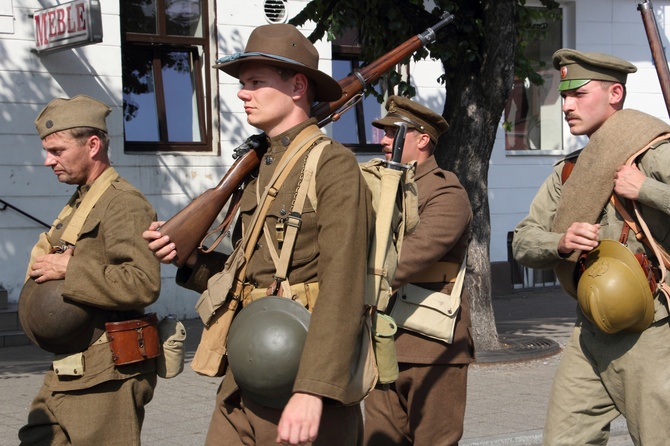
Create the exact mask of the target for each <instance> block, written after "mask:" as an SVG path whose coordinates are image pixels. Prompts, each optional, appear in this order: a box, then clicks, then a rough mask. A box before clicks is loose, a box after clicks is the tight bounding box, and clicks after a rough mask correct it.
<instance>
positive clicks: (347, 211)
mask: <svg viewBox="0 0 670 446" xmlns="http://www.w3.org/2000/svg"><path fill="white" fill-rule="evenodd" d="M318 61H319V55H318V52H317V51H316V49H315V48H314V46H313V45H312V43H311V42H309V40H308V39H307V38H306V37H305V36H304V35H303V34H302V33H301V32H300V31H299V30H298V29H296V28H295V27H294V26H292V25H265V26H260V27H258V28H256V29H254V31H253V32H252V33H251V35H250V37H249V41H248V43H247V45H246V47H245V49H244V52H242V53H238V54H235V55H233V56H227V57H223V58H221V59H219V60H218V61H217V63H216V65H215V67H216V68H218V69H221V70H222V71H224V72H225V73H227V74H230V75H231V76H233V77H235V78H237V79H239V82H240V86H241V87H240V91H239V92H238V94H237V96H238V98H239V99H240V100H242V101H243V103H244V111H245V113H246V115H247V121H248V123H249V124H251V125H253V126H254V127H256V128H258V129H260V130H262V131H263V132H265V135H266V136H267V143H268V150H267V152H266V153H265V154H264V155H263V158H262V159H261V163H260V167H259V172H258V176H257V179H254V180H252V181H250V182H249V183H248V184H246V185H245V188H244V193H243V196H242V199H241V203H240V211H241V219H240V220H241V225H242V227H243V228H244V230H245V231H250V228H251V227H252V221H253V215H254V212H255V211H256V209H257V208H258V207H259V197H261V196H262V195H263V192H264V191H265V190H266V187H267V185H268V184H269V183H270V182H271V181H274V178H273V177H274V176H275V174H277V173H278V172H280V171H281V172H284V170H282V169H283V168H284V165H285V162H286V161H287V160H290V161H291V162H292V164H288V165H292V167H288V168H286V172H288V175H287V176H286V178H285V179H284V180H283V183H282V184H281V186H280V187H279V189H278V191H277V193H276V195H275V196H274V198H273V200H272V202H271V204H270V205H269V207H268V210H267V213H265V214H264V216H263V218H264V221H263V223H264V224H263V225H262V232H261V233H260V235H259V238H258V241H257V243H250V246H254V249H253V250H252V252H251V254H250V258H249V260H248V262H247V263H246V265H245V268H246V270H245V276H244V278H243V281H244V284H245V285H244V289H243V290H242V293H241V294H242V295H241V296H240V300H241V302H242V303H243V304H244V306H245V308H244V309H243V310H242V312H245V310H251V309H252V308H258V306H257V305H253V306H252V305H249V306H248V307H247V305H248V304H251V303H252V302H253V304H256V303H261V302H263V299H264V298H267V295H268V294H271V293H273V292H275V290H278V291H280V294H281V295H285V294H286V293H287V292H290V294H291V297H292V298H293V299H294V301H295V302H299V303H300V304H302V305H303V306H304V308H306V309H307V310H309V311H310V312H311V316H310V322H309V329H308V331H307V334H306V339H305V343H304V348H303V350H302V354H301V355H298V356H299V364H298V365H297V375H296V376H295V377H294V378H293V377H292V379H293V381H292V388H289V395H288V397H287V400H283V399H280V398H271V397H270V396H268V395H267V394H266V395H263V394H259V390H262V389H260V387H261V386H260V385H259V386H255V384H256V383H254V382H246V381H245V380H244V378H245V377H244V376H240V377H239V378H240V379H239V382H237V381H236V379H235V378H234V377H233V376H232V375H233V374H232V373H231V370H232V369H234V368H235V366H234V365H233V364H231V365H230V366H229V367H228V368H227V369H226V371H225V377H224V378H223V382H222V383H221V386H220V388H219V391H218V395H217V399H216V401H217V403H216V408H215V410H214V413H213V415H212V421H211V423H210V427H209V432H208V434H207V440H206V444H208V445H215V444H216V445H221V444H225V445H239V444H258V445H261V444H262V445H266V444H275V442H276V443H280V444H292V445H293V444H296V445H297V444H312V442H313V444H315V445H333V446H335V445H337V446H341V445H357V444H361V441H362V414H361V409H360V405H359V404H351V405H346V404H344V403H345V402H346V401H347V394H348V392H349V388H350V384H351V370H352V365H353V364H354V361H355V356H356V350H357V348H356V346H357V345H359V336H360V334H361V328H362V323H363V320H364V314H365V306H364V300H363V297H364V294H365V279H366V268H367V246H368V242H369V238H370V231H371V227H372V226H371V222H370V220H371V219H372V215H371V211H372V207H371V201H370V193H369V191H368V189H367V187H366V185H365V181H364V179H363V178H362V175H361V174H360V169H359V167H358V163H357V160H356V158H355V156H354V155H353V153H352V152H351V151H350V150H349V149H347V148H345V147H344V146H342V145H341V144H339V143H337V142H336V141H333V140H330V139H329V138H327V137H326V136H325V135H324V134H323V133H322V132H321V131H320V130H319V128H318V126H317V122H316V119H314V118H312V117H310V110H311V106H312V103H313V102H314V101H333V100H336V99H339V98H340V97H341V94H342V91H341V88H340V86H339V84H338V83H337V82H336V81H335V80H334V79H333V78H331V77H330V76H328V75H326V74H324V73H322V72H320V71H319V70H318ZM322 142H325V143H326V145H325V147H323V150H322V152H321V155H320V157H319V158H318V160H319V161H318V164H317V166H316V173H315V175H314V178H313V180H312V181H314V186H315V189H316V190H315V192H316V198H317V201H318V208H317V206H316V204H312V203H311V202H310V201H309V199H308V200H306V202H305V204H304V206H303V207H302V211H301V213H300V212H298V213H299V215H300V219H301V223H300V225H299V229H298V232H297V237H296V238H295V244H294V248H293V254H292V256H291V258H290V260H289V262H288V263H289V265H288V269H287V277H285V278H277V277H275V274H276V273H277V271H278V269H279V268H278V267H277V264H276V263H275V260H273V259H275V258H277V257H279V255H281V254H283V252H282V247H283V246H284V243H288V242H285V241H283V240H284V237H283V236H284V234H285V233H286V231H288V229H289V228H288V226H287V225H286V222H287V219H288V218H289V217H290V216H291V215H295V214H294V213H293V212H294V211H298V209H294V204H295V202H296V200H294V197H295V196H296V195H297V190H298V186H299V184H300V183H301V181H302V173H303V172H304V166H305V164H306V159H307V158H308V154H309V152H310V150H312V149H315V148H317V147H321V143H322ZM303 150H304V152H303ZM293 162H294V163H293ZM263 203H266V201H263ZM160 224H161V222H156V223H155V224H153V225H152V226H151V227H150V228H149V230H148V231H146V232H145V238H146V239H147V241H149V247H150V249H152V250H153V251H154V252H155V254H156V256H158V257H159V259H160V260H161V261H162V262H164V263H170V262H171V261H172V259H174V258H175V256H176V254H177V253H176V251H175V250H174V249H175V247H174V245H171V244H170V243H169V240H167V237H163V236H162V235H161V233H160V230H159V229H158V228H159V227H160ZM235 233H236V232H235ZM344 234H346V237H344V236H343V235H344ZM245 235H248V233H246V234H245ZM287 238H288V237H287ZM245 240H246V239H244V238H243V240H242V241H245ZM226 260H227V256H224V255H221V254H218V253H215V252H212V253H208V254H203V253H201V252H198V253H196V254H194V255H192V256H191V257H190V258H189V259H188V260H187V261H186V265H185V267H183V268H180V270H179V271H178V274H177V281H178V283H179V284H180V285H182V286H185V287H188V288H191V289H194V290H197V291H199V292H202V293H203V294H202V296H201V302H205V303H207V304H215V303H216V302H215V301H217V300H220V299H222V298H225V297H226V296H227V295H228V292H229V291H230V288H229V287H228V288H226V289H225V290H224V289H219V288H217V287H218V284H220V283H221V282H222V281H223V280H219V279H220V278H222V277H223V276H222V274H225V272H226V271H225V269H224V266H225V261H226ZM208 283H209V285H208ZM286 283H288V284H290V287H288V286H286ZM287 288H289V289H288V290H287ZM221 294H223V296H221ZM282 299H283V298H282ZM295 302H291V303H295ZM280 303H281V302H277V300H276V298H274V299H272V307H273V308H274V306H275V305H278V304H280ZM203 306H204V307H208V305H205V304H203ZM267 308H270V306H268V307H267ZM259 313H262V311H260V312H259ZM245 314H247V315H248V314H249V313H248V312H247V313H245ZM241 315H242V313H240V316H241ZM204 316H205V318H207V317H208V316H209V315H207V314H205V315H204ZM254 319H255V318H249V320H250V322H249V323H252V322H251V321H252V320H254ZM239 320H241V321H244V320H247V319H246V318H240V319H239ZM239 320H233V324H235V323H236V322H238V321H239ZM272 323H273V321H272V320H270V321H268V324H272ZM233 328H235V327H231V336H232V335H235V334H236V333H240V332H247V333H248V332H249V330H233ZM260 328H265V327H264V326H262V325H260V326H259V329H260ZM251 331H253V330H251ZM259 331H261V330H259ZM288 331H291V330H288ZM263 332H265V330H263ZM264 339H266V338H265V337H264V336H261V335H259V336H252V339H249V342H247V343H246V344H248V345H249V346H252V345H254V343H257V342H263V340H264ZM231 344H232V345H231ZM201 345H202V344H201ZM233 345H241V346H242V348H243V346H244V345H245V343H243V342H233V340H232V339H230V342H229V345H228V346H229V347H233ZM266 347H267V345H263V349H265V348H266ZM263 349H256V350H263ZM256 350H254V351H256ZM230 353H231V355H230V357H229V359H230V360H231V361H233V360H234V357H233V355H232V352H230ZM291 353H294V352H291ZM249 355H253V351H252V350H251V347H250V350H249ZM290 356H291V357H293V356H294V355H290ZM242 368H244V366H242ZM278 370H280V368H279V367H277V368H276V370H275V369H273V368H271V367H268V370H267V372H268V373H269V374H270V376H268V377H267V379H268V381H272V382H275V381H279V379H278V378H280V377H276V376H272V374H273V373H278V372H277V371H278ZM281 370H284V368H281ZM253 372H254V373H259V371H258V370H256V369H255V370H253ZM282 373H283V372H282ZM276 378H277V379H276ZM244 386H246V388H245V387H244ZM251 387H253V388H251ZM272 390H273V391H274V390H275V389H272ZM273 395H274V393H273Z"/></svg>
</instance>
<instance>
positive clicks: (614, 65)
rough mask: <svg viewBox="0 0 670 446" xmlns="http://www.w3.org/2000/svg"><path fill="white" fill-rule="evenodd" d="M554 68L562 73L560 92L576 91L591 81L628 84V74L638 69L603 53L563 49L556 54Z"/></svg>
mask: <svg viewBox="0 0 670 446" xmlns="http://www.w3.org/2000/svg"><path fill="white" fill-rule="evenodd" d="M554 68H556V69H557V70H559V71H560V72H561V83H560V84H559V85H558V90H559V91H565V90H574V89H575V88H579V87H581V86H582V85H586V84H588V83H589V81H592V80H599V81H612V82H619V83H621V84H624V85H625V84H626V78H627V77H628V73H635V72H636V71H637V67H636V66H635V65H633V64H632V63H630V62H628V61H627V60H623V59H620V58H618V57H614V56H610V55H609V54H602V53H582V52H580V51H576V50H572V49H569V48H563V49H561V50H558V51H556V52H555V53H554Z"/></svg>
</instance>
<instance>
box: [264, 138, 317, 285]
mask: <svg viewBox="0 0 670 446" xmlns="http://www.w3.org/2000/svg"><path fill="white" fill-rule="evenodd" d="M328 144H330V141H328V140H325V141H322V142H321V143H319V144H317V145H316V146H315V147H314V148H313V149H311V150H310V152H309V153H308V155H307V160H306V163H305V171H304V173H303V179H302V181H301V182H300V184H299V185H298V190H297V191H296V197H295V203H294V206H293V209H292V210H291V212H290V213H289V216H288V218H287V220H286V225H287V228H286V234H285V235H284V242H283V244H282V248H281V254H279V255H278V254H277V251H276V250H275V247H274V243H273V242H272V239H271V237H270V231H269V229H268V227H267V223H266V224H265V239H266V241H267V243H268V246H269V249H270V255H271V256H272V261H273V262H274V264H275V269H276V272H275V278H276V279H278V280H279V281H280V282H281V287H282V290H281V291H282V293H281V294H284V291H289V290H290V286H291V285H290V283H289V282H288V280H287V275H288V267H289V264H290V261H291V256H292V254H293V249H294V248H295V241H296V238H297V237H298V231H299V229H300V226H301V224H302V219H301V217H302V211H303V209H304V207H305V198H306V197H307V196H308V194H309V191H310V190H313V189H314V184H315V183H316V181H315V180H314V177H315V175H316V166H317V164H318V163H319V158H321V153H322V152H323V149H324V147H326V146H327V145H328ZM314 196H315V197H316V193H315V192H314ZM310 201H311V199H310ZM312 206H313V207H314V209H315V210H316V205H315V204H314V201H312ZM289 292H290V291H289ZM289 296H290V294H289ZM286 297H288V296H286Z"/></svg>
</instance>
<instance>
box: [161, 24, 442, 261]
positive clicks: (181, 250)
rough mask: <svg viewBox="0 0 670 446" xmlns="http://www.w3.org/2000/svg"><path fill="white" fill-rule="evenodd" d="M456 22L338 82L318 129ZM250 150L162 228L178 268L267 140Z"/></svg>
mask: <svg viewBox="0 0 670 446" xmlns="http://www.w3.org/2000/svg"><path fill="white" fill-rule="evenodd" d="M453 19H454V16H453V15H451V14H449V13H445V14H444V15H443V16H442V19H441V20H440V22H438V23H437V24H436V25H434V26H433V27H431V28H428V29H426V31H424V32H423V33H421V34H418V35H416V36H414V37H412V38H410V39H408V40H407V41H405V42H404V43H402V44H401V45H399V46H398V47H396V48H395V49H393V50H391V51H389V52H388V53H386V54H384V55H383V56H382V57H380V58H379V59H377V60H375V61H373V62H372V63H370V64H369V65H366V66H365V67H363V68H361V70H360V71H359V72H357V73H354V74H350V75H349V76H347V77H345V78H344V79H341V80H340V81H338V82H339V84H340V87H341V88H342V97H341V98H340V99H338V100H337V101H333V102H322V103H319V104H317V105H316V106H314V107H313V108H312V110H311V112H312V116H314V117H315V118H316V119H317V121H318V122H319V126H320V127H322V126H324V125H326V124H328V123H329V122H331V121H336V120H337V119H338V118H339V114H338V113H337V111H338V110H340V109H341V108H342V107H343V106H344V105H345V104H346V103H347V102H348V101H350V100H351V99H353V98H355V97H356V95H357V94H358V93H360V92H361V91H362V90H363V89H365V88H366V87H367V86H368V84H370V83H371V82H374V81H376V80H377V79H379V78H380V77H381V76H382V75H383V74H384V73H386V72H387V71H389V70H390V69H391V68H393V67H394V66H395V65H397V64H398V63H400V62H402V61H403V60H404V59H406V58H408V57H409V56H410V55H412V53H414V52H415V51H416V50H418V49H419V48H421V47H422V46H424V45H426V44H428V43H431V42H434V41H435V39H436V34H435V33H436V32H437V31H438V30H439V29H440V28H442V27H444V26H445V25H447V24H448V23H450V22H451V21H452V20H453ZM245 146H246V147H245ZM247 147H250V148H251V149H252V150H248V151H247V152H246V153H244V154H243V155H242V156H241V157H239V158H238V159H237V160H236V161H235V163H233V165H232V166H231V167H230V169H229V170H228V172H227V173H226V175H225V176H224V177H223V179H222V180H221V182H219V184H218V185H217V186H216V187H214V188H211V189H208V190H206V191H205V192H204V193H203V194H202V195H200V196H199V197H197V198H195V199H194V200H193V201H192V202H191V203H189V204H188V205H187V206H186V207H185V208H184V209H182V210H181V211H179V212H178V213H177V214H176V215H175V216H174V217H172V218H171V219H170V220H168V221H167V222H166V223H165V224H164V225H163V226H161V227H160V229H159V231H160V233H161V235H167V236H169V237H170V241H171V242H172V243H174V244H175V246H176V251H177V256H176V257H175V259H174V260H173V263H174V264H175V265H176V266H178V267H182V266H184V263H185V262H186V260H187V259H188V258H189V257H190V256H191V254H192V253H193V252H194V251H195V250H196V248H197V247H198V246H199V245H200V242H201V241H202V239H203V238H204V237H205V236H206V235H207V232H208V230H209V229H210V227H211V226H212V224H213V223H214V221H216V218H217V217H218V215H219V213H220V212H221V210H222V209H223V208H224V206H225V205H226V203H227V202H228V200H229V198H230V196H231V195H232V194H233V192H234V191H235V190H236V189H237V188H238V187H239V186H240V185H241V184H242V182H243V181H244V180H245V178H246V177H247V175H249V174H250V173H251V172H253V171H254V170H255V169H256V168H257V167H258V165H259V164H260V160H261V158H262V156H263V153H264V152H265V150H266V147H265V136H264V135H263V134H261V135H254V136H251V137H249V139H247V141H246V142H245V143H244V144H242V145H241V146H240V147H238V148H237V149H236V150H235V152H236V153H239V152H244V151H245V149H246V148H247Z"/></svg>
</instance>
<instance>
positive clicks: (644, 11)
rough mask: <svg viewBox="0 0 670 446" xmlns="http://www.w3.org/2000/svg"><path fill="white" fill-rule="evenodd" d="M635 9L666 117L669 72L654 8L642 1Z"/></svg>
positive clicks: (669, 89) (669, 86)
mask: <svg viewBox="0 0 670 446" xmlns="http://www.w3.org/2000/svg"><path fill="white" fill-rule="evenodd" d="M637 9H638V11H640V14H641V15H642V23H643V24H644V29H645V31H646V32H647V40H648V41H649V48H650V49H651V57H652V58H653V59H654V65H656V74H657V75H658V80H659V82H660V84H661V92H662V93H663V99H665V108H666V109H667V110H668V115H670V71H668V60H667V58H666V57H665V51H664V50H663V44H662V43H661V35H660V34H659V32H658V24H657V23H656V17H655V16H654V7H653V6H652V4H651V2H650V1H647V0H644V1H641V2H639V3H638V4H637Z"/></svg>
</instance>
